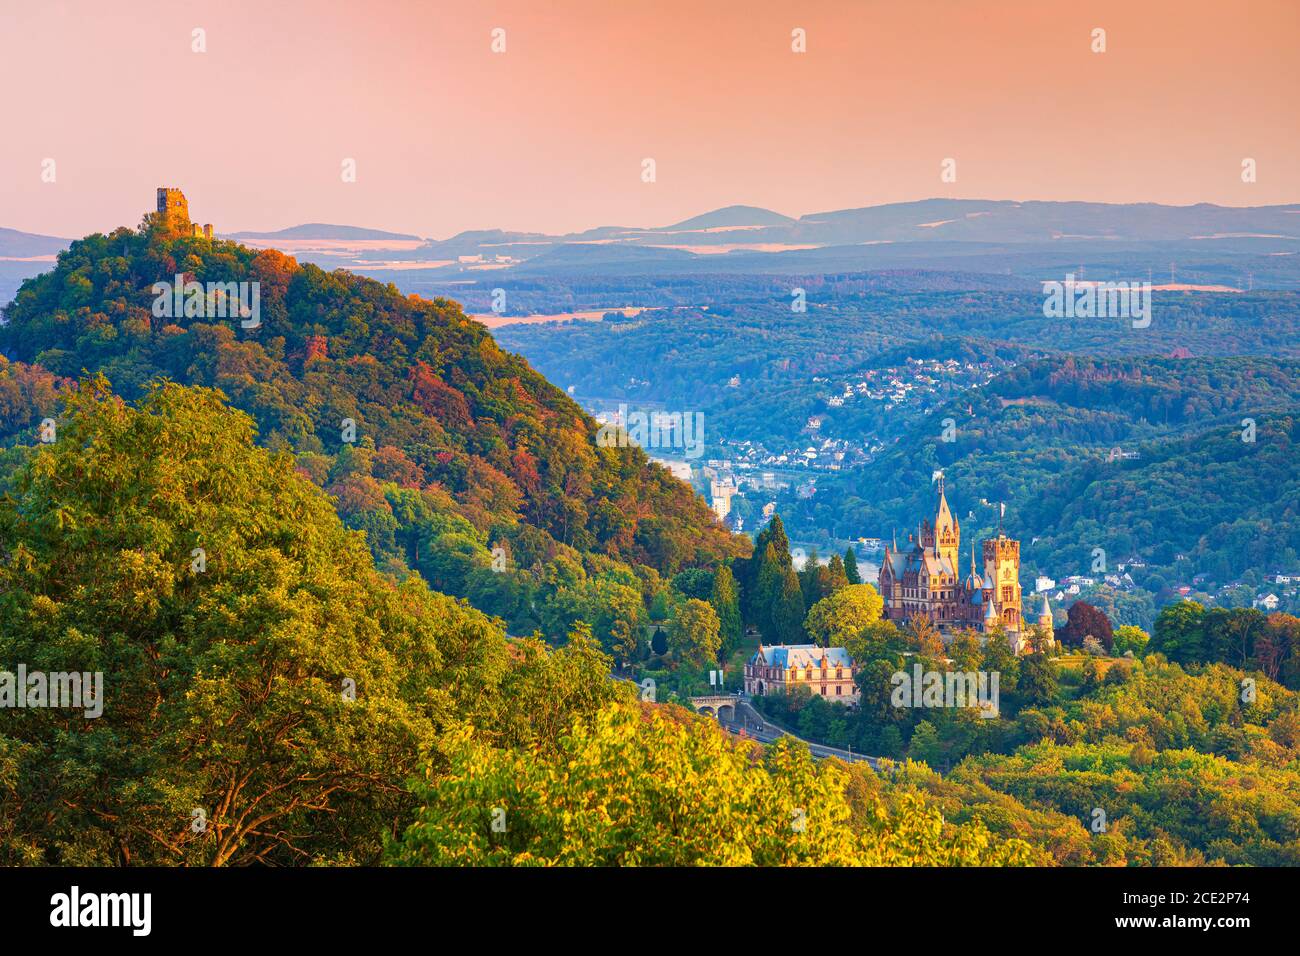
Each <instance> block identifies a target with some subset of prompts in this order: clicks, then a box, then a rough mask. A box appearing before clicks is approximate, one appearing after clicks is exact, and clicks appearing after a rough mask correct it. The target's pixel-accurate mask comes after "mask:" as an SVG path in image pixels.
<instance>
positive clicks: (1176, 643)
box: [1147, 601, 1205, 664]
mask: <svg viewBox="0 0 1300 956" xmlns="http://www.w3.org/2000/svg"><path fill="white" fill-rule="evenodd" d="M1204 619H1205V608H1204V607H1203V606H1202V605H1200V604H1198V603H1197V602H1196V601H1178V602H1176V603H1174V604H1168V605H1166V606H1165V607H1163V608H1161V610H1160V613H1159V614H1158V615H1156V624H1155V628H1154V630H1153V631H1152V633H1151V642H1150V644H1148V645H1147V646H1148V648H1149V650H1150V651H1151V652H1152V653H1155V652H1159V653H1161V654H1164V655H1165V657H1167V658H1169V660H1171V661H1177V662H1178V663H1180V664H1188V663H1194V662H1200V661H1203V660H1204V659H1205V657H1204V643H1205V632H1204Z"/></svg>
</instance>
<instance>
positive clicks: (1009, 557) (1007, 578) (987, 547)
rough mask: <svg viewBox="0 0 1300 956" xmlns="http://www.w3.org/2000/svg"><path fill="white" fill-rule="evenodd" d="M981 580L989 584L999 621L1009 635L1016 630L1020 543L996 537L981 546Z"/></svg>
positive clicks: (1018, 608)
mask: <svg viewBox="0 0 1300 956" xmlns="http://www.w3.org/2000/svg"><path fill="white" fill-rule="evenodd" d="M984 576H985V582H986V584H992V587H993V595H992V600H993V602H994V603H996V604H997V606H998V609H999V611H1000V615H999V620H1000V621H1001V623H1002V626H1003V627H1005V628H1006V629H1007V630H1009V631H1018V630H1020V625H1021V613H1020V542H1019V541H1016V540H1015V539H1014V538H1008V537H1007V536H1006V535H1005V534H999V535H998V536H997V537H996V538H989V539H987V540H986V541H985V542H984Z"/></svg>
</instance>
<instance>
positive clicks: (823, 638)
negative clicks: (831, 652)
mask: <svg viewBox="0 0 1300 956" xmlns="http://www.w3.org/2000/svg"><path fill="white" fill-rule="evenodd" d="M884 603H885V602H884V599H883V598H881V596H880V594H879V593H878V592H877V591H876V589H875V588H874V587H872V586H871V585H870V584H855V585H846V586H845V587H843V588H840V589H839V590H838V591H835V592H834V593H833V594H831V595H830V596H829V597H824V598H822V599H821V600H820V601H818V602H817V603H816V604H814V605H813V607H812V610H810V611H809V612H808V617H807V621H806V623H805V627H806V630H807V632H808V635H809V637H811V638H812V639H813V641H814V642H816V643H818V644H820V645H822V646H823V647H843V646H846V645H847V643H848V642H849V641H850V640H851V639H852V638H854V637H856V636H857V635H859V634H861V633H862V631H863V630H864V629H865V628H866V627H867V626H868V625H869V624H872V623H874V622H876V621H879V620H880V612H881V609H882V608H883V607H884Z"/></svg>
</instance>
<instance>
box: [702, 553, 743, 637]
mask: <svg viewBox="0 0 1300 956" xmlns="http://www.w3.org/2000/svg"><path fill="white" fill-rule="evenodd" d="M709 603H710V604H712V605H713V610H714V611H715V612H717V615H718V626H719V631H720V635H721V638H722V658H723V660H726V659H727V658H729V657H730V656H731V654H732V652H733V651H735V650H736V648H738V647H740V642H741V641H742V640H743V639H744V631H743V628H742V625H741V622H740V593H739V591H738V589H737V587H736V579H735V577H734V576H733V575H732V573H731V568H730V566H728V565H726V564H720V565H718V568H717V570H716V571H714V572H713V587H712V590H711V593H710V595H709Z"/></svg>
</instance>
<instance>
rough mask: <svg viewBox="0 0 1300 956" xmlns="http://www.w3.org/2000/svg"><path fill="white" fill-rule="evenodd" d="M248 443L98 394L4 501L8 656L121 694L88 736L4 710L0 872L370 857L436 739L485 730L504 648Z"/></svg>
mask: <svg viewBox="0 0 1300 956" xmlns="http://www.w3.org/2000/svg"><path fill="white" fill-rule="evenodd" d="M252 439H253V427H252V422H251V420H250V419H249V418H248V417H247V416H246V415H244V414H243V413H240V412H235V411H231V410H228V409H226V408H224V407H223V405H222V403H221V401H220V397H219V394H218V393H216V392H213V391H209V390H206V389H186V388H181V387H179V386H175V385H167V386H162V387H158V388H155V389H154V390H152V391H151V392H149V393H148V394H147V395H146V396H145V397H144V399H142V401H141V402H140V404H139V407H138V408H131V407H129V406H127V405H126V404H125V403H124V402H122V401H121V400H120V399H118V398H117V397H115V396H113V395H112V394H111V393H110V391H109V389H108V385H107V383H106V382H105V381H103V380H102V379H98V380H94V381H90V382H88V383H86V384H83V385H82V387H81V388H80V389H78V390H77V391H76V392H75V393H74V394H72V395H71V396H70V397H69V399H68V405H67V409H66V413H65V417H64V419H63V421H62V422H61V423H60V428H59V432H58V440H57V442H55V443H54V444H52V445H46V446H42V447H41V448H40V450H39V451H38V452H37V453H36V454H35V455H34V456H33V457H32V459H31V461H30V464H29V465H28V467H27V468H26V469H25V470H24V471H23V472H22V473H20V475H19V476H18V479H17V482H16V485H15V488H14V493H13V497H12V499H9V500H5V501H4V502H2V503H0V540H2V541H4V542H5V546H4V548H3V549H0V619H3V620H4V621H5V627H4V628H3V630H2V631H0V660H4V661H25V662H28V664H29V666H31V667H33V668H40V669H42V670H47V671H78V672H80V671H90V672H94V671H99V672H102V673H103V674H105V675H107V677H108V686H107V688H106V700H105V702H104V708H103V713H102V716H100V717H98V718H97V719H89V720H88V719H86V718H85V717H84V716H83V714H82V713H81V712H80V711H66V710H64V711H54V710H47V711H32V710H21V711H8V712H6V713H7V714H8V716H6V718H5V721H6V722H5V726H4V735H5V737H7V738H8V744H5V743H0V751H6V752H8V753H10V754H13V753H15V752H16V753H17V754H18V759H17V761H16V763H15V764H14V765H13V766H11V768H10V772H9V773H8V774H7V776H6V783H5V784H4V787H5V788H10V790H11V792H12V793H13V794H15V795H16V802H15V803H12V804H10V807H11V808H12V809H13V810H14V813H13V815H12V819H10V820H9V821H8V822H7V824H6V826H5V827H4V828H3V829H5V830H6V831H7V835H5V836H3V837H2V838H0V839H3V845H0V862H2V861H4V860H6V859H7V860H8V861H10V862H13V861H15V860H23V861H24V862H45V863H56V864H57V863H63V864H67V863H78V864H92V865H106V864H133V865H139V864H154V865H158V864H173V865H174V864H212V865H225V864H241V863H254V862H262V863H267V864H297V863H304V862H313V861H316V862H327V861H328V862H351V863H364V862H374V861H375V860H376V859H377V857H378V853H379V850H380V846H379V835H380V834H381V833H382V832H384V831H385V830H389V829H391V828H393V827H395V826H398V825H400V824H402V822H403V819H404V817H405V815H406V814H407V813H408V812H409V809H410V797H409V794H407V793H406V792H405V789H404V786H403V780H404V778H405V777H407V776H409V775H411V774H413V773H415V772H416V771H417V769H418V767H419V766H420V763H421V762H422V761H423V760H424V759H425V758H426V757H427V754H428V753H429V751H430V749H431V747H432V746H433V745H434V742H435V737H436V731H437V728H438V726H439V725H440V724H442V723H444V722H445V721H447V720H448V719H450V718H452V717H454V716H455V715H457V714H461V715H464V716H466V717H469V716H471V715H472V716H473V719H475V720H476V721H478V722H479V723H480V724H483V725H485V726H487V725H491V724H493V723H494V721H495V720H496V715H495V708H496V704H495V703H494V700H495V690H496V687H497V685H498V684H499V682H500V680H501V678H502V677H503V676H504V674H505V672H506V669H507V655H506V644H505V641H504V637H503V635H502V634H501V632H500V630H499V629H498V628H497V627H496V626H495V625H493V624H492V622H491V621H489V620H488V619H487V618H486V617H484V616H483V615H482V614H479V613H478V612H475V611H472V610H470V609H468V608H466V607H464V606H463V605H459V604H458V603H457V602H456V601H454V600H452V599H450V598H446V597H444V596H442V595H436V594H433V593H431V592H430V591H429V590H428V589H427V588H426V587H425V586H424V584H423V583H422V582H421V581H420V580H419V579H418V578H408V579H407V581H406V582H405V583H403V584H401V585H400V586H399V585H395V584H393V583H391V582H390V581H388V580H386V579H385V578H383V577H381V576H380V575H379V574H378V573H376V571H375V570H374V567H373V564H372V563H371V556H370V553H369V551H368V550H367V548H366V546H365V542H364V540H363V539H362V537H361V536H360V535H358V534H356V533H353V532H349V531H347V530H346V529H345V528H344V527H343V526H342V524H341V523H340V522H339V519H338V517H337V515H336V514H335V512H334V509H333V507H332V506H331V503H330V501H329V499H328V498H327V497H326V495H325V494H324V493H323V492H322V491H321V490H320V489H318V488H316V487H315V486H313V485H311V484H310V483H309V482H307V481H305V480H304V479H302V478H301V477H299V476H298V475H297V474H295V472H294V465H293V460H292V458H291V456H289V455H286V454H277V455H272V454H270V453H268V452H266V451H264V450H262V449H258V448H256V447H254V445H253V440H252ZM15 746H16V747H17V748H18V749H17V751H14V750H13V749H11V748H13V747H15ZM195 808H198V809H199V810H200V812H201V813H202V818H203V819H204V821H205V826H204V828H203V829H202V830H201V831H196V830H195V829H192V828H191V823H192V822H193V820H194V819H197V818H196V817H194V816H193V811H194V809H195ZM6 816H10V815H9V814H8V813H6Z"/></svg>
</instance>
